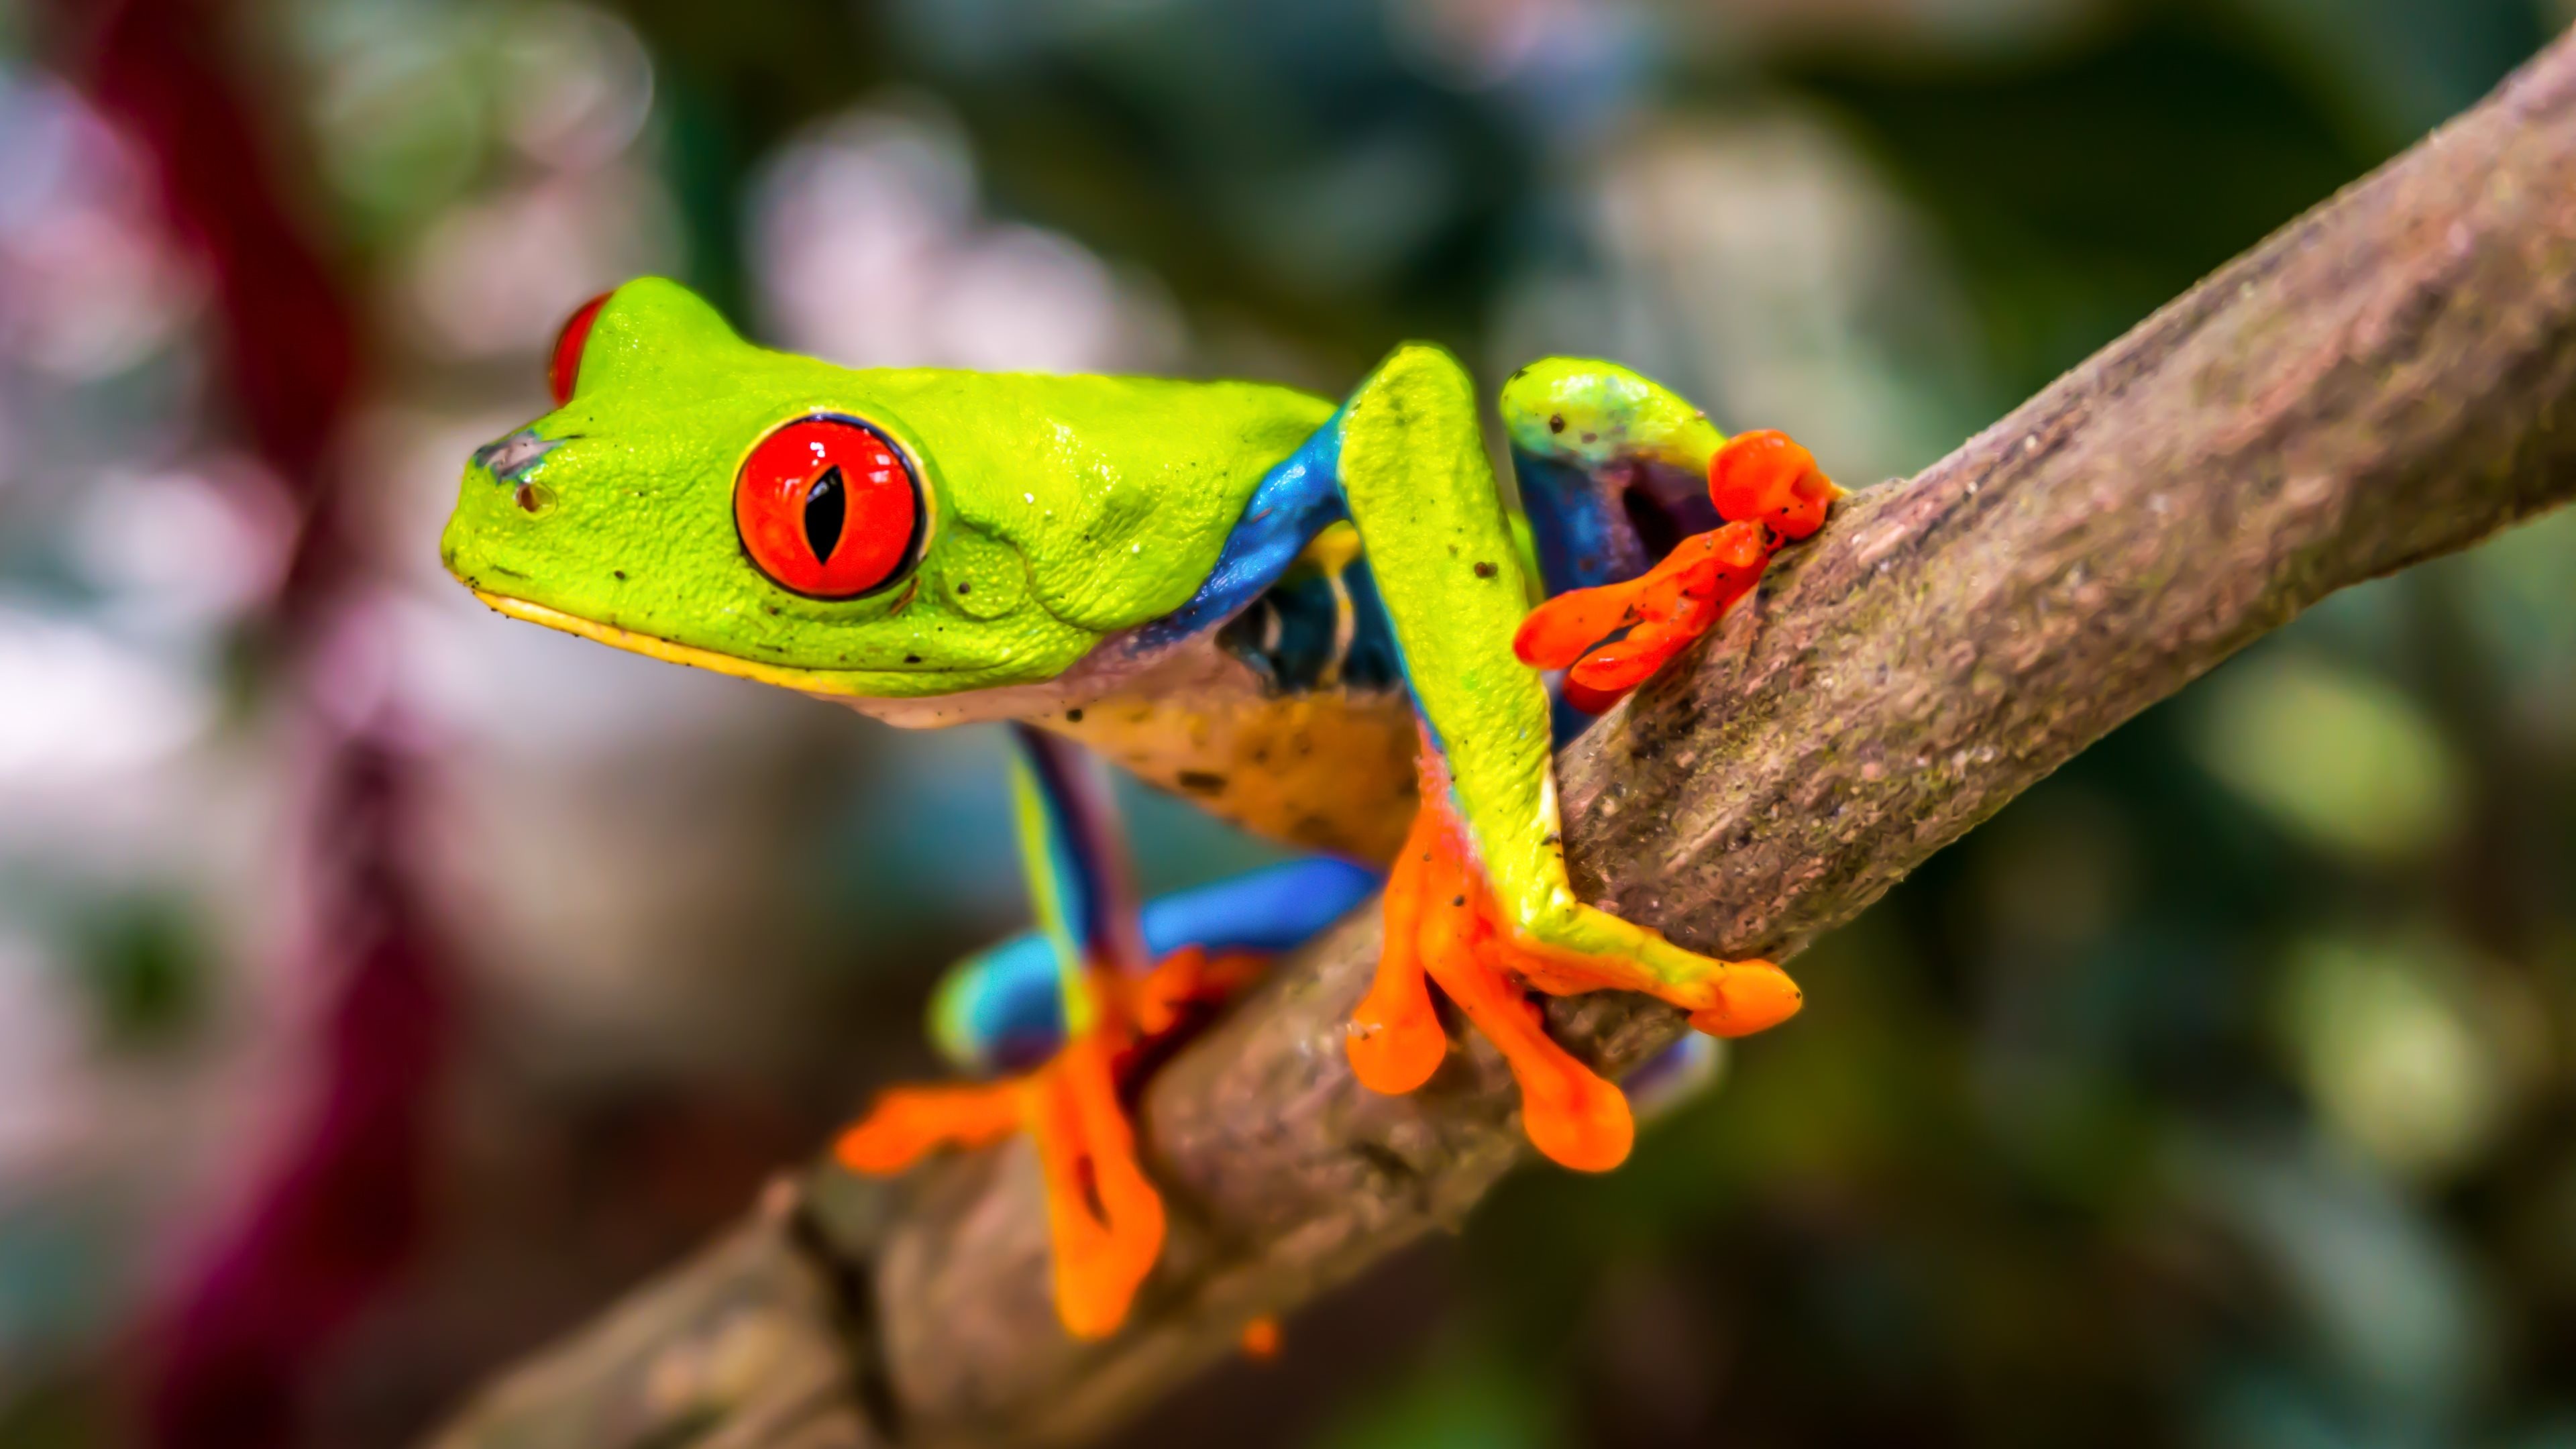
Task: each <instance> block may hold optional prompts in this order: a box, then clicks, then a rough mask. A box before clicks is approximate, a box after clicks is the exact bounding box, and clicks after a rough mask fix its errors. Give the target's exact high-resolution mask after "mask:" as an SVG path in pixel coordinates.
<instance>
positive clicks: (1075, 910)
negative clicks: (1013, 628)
mask: <svg viewBox="0 0 2576 1449" xmlns="http://www.w3.org/2000/svg"><path fill="white" fill-rule="evenodd" d="M1011 739H1012V743H1013V745H1014V747H1015V748H1014V754H1013V759H1012V772H1011V773H1012V782H1013V787H1014V789H1013V797H1014V802H1015V807H1016V808H1015V814H1016V816H1017V820H1018V827H1019V836H1020V846H1021V854H1022V857H1023V859H1024V860H1025V862H1026V863H1027V866H1028V877H1029V893H1030V896H1031V899H1032V903H1033V904H1034V906H1035V908H1036V915H1037V919H1038V926H1039V930H1038V936H1039V938H1040V939H1041V940H1042V941H1043V942H1044V943H1045V945H1044V948H1043V950H1042V951H1039V952H1031V951H1028V950H1024V949H1019V948H1017V947H1016V946H1015V947H1013V948H1010V950H1009V951H1008V952H1006V953H996V961H995V963H994V964H995V965H996V966H1007V967H1010V968H1011V969H1015V970H1022V971H1024V970H1025V969H1026V968H1027V967H1028V966H1029V965H1031V964H1033V963H1034V964H1036V965H1038V966H1039V968H1040V969H1041V970H1044V969H1045V968H1046V967H1049V966H1051V967H1052V969H1053V975H1054V978H1055V981H1054V984H1055V991H1056V1005H1057V1010H1056V1012H1055V1013H1054V1020H1053V1021H1052V1022H1035V1023H1031V1022H1028V1021H1024V1020H1020V1019H1021V1018H1027V1017H1030V1016H1031V1015H1032V1014H1031V1013H1030V1012H1029V1011H1027V1010H1026V1008H1025V1002H1024V1000H1023V999H1021V997H1020V996H1019V995H1016V994H1014V993H1012V992H1010V991H1008V990H1007V989H1006V990H1005V991H1004V992H1003V993H1001V997H1002V1001H1001V1009H1000V1013H999V1014H1000V1016H1001V1017H1002V1018H1004V1019H1008V1020H1012V1021H1014V1022H1016V1023H1017V1024H1018V1025H1020V1026H1022V1027H1028V1026H1032V1025H1034V1026H1035V1027H1036V1028H1037V1029H1038V1030H1040V1031H1043V1030H1044V1029H1045V1028H1046V1027H1049V1026H1052V1027H1053V1028H1054V1032H1055V1034H1056V1040H1057V1041H1059V1042H1060V1046H1059V1047H1058V1049H1057V1050H1056V1052H1055V1054H1054V1055H1053V1056H1052V1057H1051V1058H1049V1059H1048V1060H1047V1061H1046V1063H1045V1064H1044V1065H1043V1066H1040V1067H1039V1068H1037V1069H1036V1070H1035V1071H1034V1072H1031V1073H1029V1074H1028V1075H1025V1076H1023V1077H1020V1078H1018V1079H1016V1080H1013V1081H1010V1082H1006V1083H1002V1084H999V1085H992V1086H969V1087H944V1088H899V1089H897V1090H895V1091H892V1092H889V1093H887V1094H885V1095H884V1096H883V1097H881V1098H879V1100H878V1103H877V1106H876V1108H875V1109H874V1110H873V1111H871V1112H870V1113H869V1115H868V1117H867V1118H866V1119H865V1120H864V1121H862V1122H861V1123H859V1125H858V1126H856V1127H854V1128H853V1129H851V1131H850V1132H849V1133H847V1134H846V1135H844V1137H843V1138H842V1140H841V1143H840V1148H839V1155H840V1158H841V1161H842V1162H843V1163H844V1164H845V1165H847V1166H848V1167H850V1168H851V1169H852V1170H854V1171H859V1172H869V1173H884V1172H894V1171H900V1170H902V1169H903V1168H904V1167H907V1166H909V1165H910V1164H911V1163H912V1162H913V1161H915V1160H917V1159H918V1158H919V1157H920V1156H921V1155H923V1154H924V1153H926V1152H928V1151H929V1150H931V1149H932V1148H935V1147H938V1146H943V1145H974V1144H978V1143H983V1142H990V1141H993V1140H996V1139H998V1138H1000V1137H1002V1136H1005V1135H1007V1134H1008V1132H1009V1131H1010V1129H1011V1128H1012V1127H1013V1126H1019V1127H1024V1128H1026V1129H1027V1130H1028V1132H1029V1133H1030V1135H1031V1136H1032V1137H1033V1138H1034V1139H1035V1141H1036V1144H1037V1151H1038V1163H1039V1167H1040V1169H1041V1173H1042V1175H1043V1177H1044V1180H1045V1185H1046V1200H1047V1222H1048V1227H1049V1230H1050V1234H1051V1237H1052V1239H1053V1244H1054V1249H1055V1300H1056V1314H1057V1317H1058V1318H1060V1319H1061V1320H1062V1321H1063V1323H1064V1326H1065V1328H1066V1330H1067V1331H1068V1332H1070V1333H1072V1334H1074V1335H1075V1336H1076V1337H1080V1338H1099V1337H1103V1336H1105V1335H1107V1334H1109V1333H1111V1332H1113V1331H1115V1330H1116V1329H1117V1327H1118V1325H1119V1324H1120V1323H1121V1322H1123V1321H1124V1320H1125V1319H1126V1316H1127V1308H1128V1305H1129V1303H1130V1302H1132V1301H1133V1299H1134V1298H1135V1294H1136V1290H1137V1288H1138V1287H1139V1286H1141V1285H1142V1284H1143V1282H1144V1280H1145V1276H1146V1274H1148V1273H1149V1272H1151V1271H1152V1270H1153V1266H1154V1260H1155V1258H1156V1257H1157V1256H1158V1255H1159V1254H1160V1253H1161V1252H1162V1246H1163V1229H1164V1218H1163V1201H1162V1198H1161V1196H1160V1195H1159V1194H1158V1193H1156V1192H1155V1190H1154V1186H1153V1184H1152V1183H1151V1182H1150V1181H1148V1180H1147V1178H1146V1177H1145V1173H1144V1169H1143V1167H1142V1166H1141V1165H1140V1164H1139V1163H1138V1162H1137V1159H1136V1136H1135V1132H1134V1130H1133V1128H1132V1127H1130V1125H1129V1124H1128V1121H1127V1113H1126V1106H1125V1104H1124V1102H1123V1100H1122V1098H1121V1095H1120V1087H1121V1085H1122V1084H1121V1080H1120V1066H1121V1064H1122V1062H1123V1061H1124V1060H1125V1059H1126V1058H1128V1057H1129V1056H1130V1055H1131V1054H1132V1053H1133V1052H1134V1051H1135V1049H1136V1047H1137V1045H1138V1043H1139V1040H1140V1038H1141V1034H1140V1032H1139V1031H1138V1028H1137V1022H1136V1019H1135V1014H1134V1012H1133V1010H1132V1007H1133V1005H1134V1003H1135V999H1136V994H1135V986H1136V983H1140V982H1144V981H1147V980H1149V979H1151V978H1152V976H1153V973H1152V972H1151V971H1150V970H1149V969H1148V966H1147V956H1146V950H1145V943H1144V937H1143V933H1142V930H1141V927H1140V923H1139V921H1138V913H1137V909H1136V903H1135V895H1134V891H1133V889H1132V887H1131V885H1130V884H1129V882H1128V879H1127V872H1126V857H1125V853H1124V850H1123V848H1122V846H1121V842H1120V840H1119V838H1118V830H1117V824H1116V815H1115V811H1114V807H1113V806H1112V805H1111V803H1110V801H1109V798H1108V790H1107V783H1106V782H1105V781H1104V780H1102V779H1101V778H1100V775H1099V771H1098V767H1097V766H1096V764H1094V762H1092V761H1091V760H1090V759H1088V758H1087V757H1085V756H1084V755H1082V754H1081V752H1080V751H1079V749H1078V748H1077V747H1075V746H1074V745H1072V744H1070V743H1068V742H1066V741H1063V740H1058V739H1055V738H1052V737H1050V736H1047V735H1042V734H1040V733H1038V732H1037V731H1035V730H1032V729H1028V728H1026V727H1022V726H1015V727H1014V728H1013V729H1012V731H1011ZM976 984H977V985H978V986H1002V987H1005V988H1008V987H1010V986H1012V985H1014V984H1015V983H1014V982H1013V981H1011V980H1001V979H994V978H993V977H991V976H990V975H989V974H988V975H985V976H981V977H979V978H977V981H976ZM1192 984H1194V983H1192ZM1182 994H1184V995H1186V994H1187V987H1186V986H1185V987H1184V989H1183V991H1182ZM939 1034H940V1035H941V1036H942V1037H943V1038H945V1037H946V1036H947V1035H948V1032H947V1031H946V1030H944V1029H943V1030H941V1031H940V1032H939ZM1021 1039H1022V1040H1025V1039H1026V1033H1025V1032H1024V1033H1023V1034H1022V1037H1021ZM948 1044H949V1043H948V1042H946V1041H945V1040H943V1045H948Z"/></svg>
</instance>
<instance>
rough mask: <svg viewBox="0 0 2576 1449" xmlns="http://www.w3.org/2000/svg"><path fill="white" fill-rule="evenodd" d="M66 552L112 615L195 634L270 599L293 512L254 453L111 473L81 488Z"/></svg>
mask: <svg viewBox="0 0 2576 1449" xmlns="http://www.w3.org/2000/svg"><path fill="white" fill-rule="evenodd" d="M66 544H67V552H68V554H69V556H70V558H71V561H72V563H73V565H74V567H76V568H78V569H79V570H80V572H81V574H82V575H83V576H84V577H85V578H87V579H88V581H89V582H90V583H91V584H92V585H93V586H94V587H96V588H97V589H98V590H99V591H100V592H101V593H102V594H104V595H105V596H106V598H107V601H108V612H109V614H110V615H111V616H112V617H113V618H114V620H115V621H116V622H118V623H120V624H124V625H126V626H128V627H130V628H132V629H134V630H136V631H137V632H140V633H143V634H146V635H156V636H162V637H169V636H180V635H184V636H197V637H202V636H203V634H205V633H206V632H208V631H211V630H213V629H216V628H220V627H221V626H223V625H225V624H228V623H231V622H233V621H234V620H236V619H238V618H240V617H241V616H242V615H243V614H244V613H246V612H247V611H249V610H250V609H252V608H253V607H255V606H256V605H258V604H259V603H260V602H262V601H263V600H265V599H267V598H268V597H269V596H270V594H272V593H273V592H274V591H275V590H276V588H277V585H278V583H279V582H280V581H281V579H282V577H283V575H284V572H285V569H286V563H287V558H288V556H289V554H290V553H291V551H292V550H293V548H294V544H295V509H294V505H293V503H292V502H291V501H289V500H288V498H287V497H286V494H285V490H284V489H283V488H282V487H281V486H280V485H279V484H278V482H277V481H276V479H275V478H274V477H273V476H272V475H271V474H270V473H269V472H268V470H267V469H266V468H265V467H263V466H261V464H260V463H259V462H258V461H257V460H255V459H252V458H250V457H247V456H244V455H239V454H224V455H218V456H215V457H211V458H206V459H201V460H198V461H197V462H195V463H194V464H193V465H192V466H190V467H188V468H184V469H178V470H172V471H169V472H162V473H152V474H133V473H110V474H108V475H106V476H104V477H101V478H99V479H97V480H96V481H95V482H93V483H92V484H91V485H89V486H88V487H87V488H86V489H84V490H83V491H82V493H81V494H80V497H79V500H78V502H77V504H76V506H75V508H74V510H73V513H72V518H71V528H70V532H69V537H68V539H67V540H66Z"/></svg>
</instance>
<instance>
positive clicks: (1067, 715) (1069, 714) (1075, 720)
mask: <svg viewBox="0 0 2576 1449" xmlns="http://www.w3.org/2000/svg"><path fill="white" fill-rule="evenodd" d="M1064 722H1065V723H1066V724H1080V723H1082V711H1081V710H1078V709H1069V710H1066V711H1065V712H1064Z"/></svg>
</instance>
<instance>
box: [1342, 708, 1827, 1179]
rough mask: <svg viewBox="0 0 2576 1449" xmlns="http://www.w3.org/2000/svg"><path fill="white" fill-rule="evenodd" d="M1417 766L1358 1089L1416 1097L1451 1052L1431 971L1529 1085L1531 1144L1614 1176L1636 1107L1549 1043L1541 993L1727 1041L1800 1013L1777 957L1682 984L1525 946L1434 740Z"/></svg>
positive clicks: (1355, 1058) (1367, 1013)
mask: <svg viewBox="0 0 2576 1449" xmlns="http://www.w3.org/2000/svg"><path fill="white" fill-rule="evenodd" d="M1420 768H1421V771H1422V802H1423V804H1422V810H1421V812H1420V813H1419V814H1417V815H1416V816H1415V817H1414V821H1413V833H1412V834H1411V835H1410V836H1409V837H1408V838H1407V839H1406V841H1405V846H1404V853H1403V854H1402V855H1400V856H1398V857H1397V858H1396V862H1395V866H1394V869H1393V871H1392V872H1391V873H1390V874H1389V876H1388V878H1387V884H1386V941H1385V944H1384V945H1383V946H1382V947H1381V948H1380V953H1379V956H1378V965H1377V977H1376V980H1375V981H1374V983H1373V984H1372V985H1371V986H1370V988H1369V993H1368V995H1367V996H1365V997H1363V998H1362V999H1361V1001H1360V1004H1359V1008H1358V1009H1357V1010H1356V1011H1355V1012H1353V1013H1352V1017H1351V1025H1350V1034H1349V1036H1348V1038H1347V1039H1346V1041H1347V1050H1348V1052H1349V1054H1350V1059H1351V1069H1352V1072H1353V1073H1354V1074H1355V1075H1356V1076H1358V1077H1359V1079H1360V1082H1361V1084H1362V1085H1364V1086H1367V1087H1369V1088H1370V1089H1371V1090H1373V1091H1379V1092H1385V1093H1387V1094H1389V1095H1400V1094H1402V1093H1405V1092H1410V1091H1412V1090H1413V1089H1415V1088H1416V1087H1419V1086H1421V1085H1422V1084H1423V1083H1424V1082H1426V1081H1428V1080H1429V1079H1430V1077H1431V1074H1432V1073H1433V1072H1434V1071H1436V1070H1437V1069H1438V1068H1439V1066H1440V1063H1441V1060H1442V1059H1443V1058H1444V1057H1446V1056H1447V1055H1448V1051H1449V1038H1448V1034H1447V1033H1446V1032H1445V1031H1443V1030H1442V1028H1441V1025H1440V1018H1439V1016H1438V1015H1437V1014H1436V1013H1435V1012H1434V1010H1433V1008H1432V1005H1431V992H1430V989H1429V987H1428V986H1427V985H1426V983H1425V978H1426V977H1428V979H1429V980H1430V981H1435V982H1438V983H1439V985H1440V989H1441V991H1442V992H1443V993H1444V994H1446V995H1447V996H1448V998H1449V999H1450V1000H1451V1001H1453V1002H1455V1003H1456V1004H1457V1006H1458V1009H1459V1010H1460V1011H1462V1012H1465V1013H1466V1015H1467V1020H1468V1021H1470V1022H1471V1023H1473V1024H1474V1025H1475V1027H1476V1029H1477V1030H1478V1031H1480V1032H1482V1033H1484V1035H1485V1038H1486V1040H1488V1041H1491V1042H1492V1043H1493V1044H1494V1046H1495V1048H1496V1049H1497V1050H1499V1051H1500V1052H1501V1053H1502V1054H1503V1060H1504V1062H1505V1063H1506V1064H1508V1065H1509V1066H1510V1068H1511V1071H1512V1077H1513V1079H1514V1080H1515V1081H1516V1082H1518V1083H1519V1085H1520V1089H1521V1125H1522V1129H1523V1130H1524V1131H1526V1132H1527V1133H1528V1134H1529V1139H1530V1143H1531V1145H1533V1146H1535V1147H1536V1148H1538V1150H1539V1151H1540V1152H1541V1153H1544V1154H1545V1155H1546V1156H1547V1157H1549V1158H1550V1159H1552V1160H1554V1161H1556V1162H1559V1163H1562V1164H1563V1165H1565V1166H1567V1167H1571V1168H1575V1169H1577V1170H1580V1171H1584V1172H1607V1171H1608V1170H1610V1169H1611V1168H1614V1167H1616V1166H1618V1165H1619V1164H1620V1163H1621V1162H1623V1161H1625V1160H1626V1159H1627V1156H1628V1149H1629V1147H1630V1146H1631V1145H1632V1144H1633V1143H1634V1142H1635V1140H1636V1135H1637V1128H1636V1120H1635V1118H1634V1116H1633V1115H1632V1114H1631V1113H1630V1111H1629V1109H1628V1099H1627V1097H1626V1095H1625V1094H1623V1093H1622V1092H1621V1091H1620V1090H1619V1088H1618V1087H1617V1086H1615V1085H1613V1084H1612V1083H1610V1082H1608V1081H1605V1080H1604V1079H1603V1078H1602V1077H1601V1076H1600V1075H1599V1074H1598V1073H1596V1072H1594V1071H1593V1070H1592V1069H1591V1068H1590V1067H1587V1066H1585V1065H1584V1064H1583V1063H1582V1062H1580V1061H1578V1060H1576V1059H1575V1057H1574V1055H1573V1054H1572V1053H1570V1052H1568V1051H1566V1049H1565V1048H1563V1047H1561V1046H1558V1045H1557V1044H1556V1043H1555V1042H1554V1041H1553V1040H1551V1039H1550V1038H1549V1037H1548V1035H1547V1031H1546V1028H1545V1023H1544V1020H1543V1018H1542V1016H1541V1013H1540V1010H1539V1006H1538V1003H1537V1002H1536V1001H1535V1000H1533V999H1532V997H1531V992H1533V991H1538V992H1544V993H1546V994H1548V995H1552V996H1572V995H1578V994H1580V993H1583V992H1587V991H1604V990H1618V991H1646V992H1650V993H1652V994H1654V995H1657V996H1660V997H1663V998H1664V999H1666V1000H1669V1001H1673V1002H1675V1003H1676V1004H1678V1005H1681V1006H1684V1007H1686V1008H1688V1009H1689V1010H1690V1011H1691V1013H1692V1015H1691V1024H1692V1025H1693V1026H1695V1027H1698V1028H1699V1029H1700V1030H1702V1031H1706V1032H1710V1033H1712V1034H1715V1035H1725V1036H1740V1035H1744V1034H1746V1033H1749V1032H1755V1031H1760V1030H1762V1029H1763V1028H1765V1027H1769V1026H1773V1025H1776V1024H1777V1023H1779V1022H1781V1021H1785V1020H1787V1019H1788V1018H1789V1017H1790V1016H1791V1015H1793V1014H1795V1013H1796V1011H1797V1010H1798V1004H1799V996H1798V988H1797V987H1796V986H1795V985H1793V984H1792V983H1791V982H1790V980H1789V978H1788V976H1787V974H1786V973H1784V972H1782V971H1781V970H1780V968H1779V967H1777V966H1774V965H1772V964H1771V963H1770V962H1768V961H1736V962H1728V963H1722V964H1721V963H1714V962H1712V963H1711V965H1712V967H1713V968H1714V969H1715V970H1716V971H1717V972H1719V973H1721V975H1720V976H1718V977H1714V978H1712V981H1710V982H1698V983H1691V984H1687V985H1674V984H1669V983H1663V982H1658V981H1655V980H1653V979H1652V978H1651V977H1649V976H1648V975H1647V973H1646V972H1644V971H1643V970H1641V969H1640V968H1638V967H1636V966H1634V965H1631V964H1629V963H1627V962H1625V961H1618V960H1612V959H1608V958H1594V957H1583V956H1575V955H1571V954H1568V953H1564V952H1560V951H1555V950H1550V949H1547V948H1544V947H1539V946H1534V945H1528V944H1523V943H1522V942H1520V941H1518V940H1516V939H1515V937H1514V933H1513V931H1512V929H1511V927H1510V925H1509V923H1508V921H1507V919H1506V918H1505V916H1504V915H1503V913H1502V911H1501V909H1500V907H1499V906H1498V905H1497V904H1496V903H1495V900H1494V894H1493V890H1492V888H1491V887H1490V886H1489V885H1488V884H1487V883H1486V880H1485V874H1484V870H1483V868H1482V867H1480V866H1479V865H1477V863H1476V860H1475V856H1474V854H1473V851H1472V848H1471V846H1470V844H1469V842H1468V839H1467V833H1466V829H1465V827H1464V825H1463V824H1462V823H1461V822H1460V821H1459V819H1458V817H1457V814H1456V811H1455V809H1454V807H1453V806H1451V805H1450V804H1449V778H1448V772H1447V771H1446V770H1445V769H1444V768H1443V767H1442V765H1441V763H1440V758H1439V756H1438V754H1437V753H1435V752H1434V751H1432V750H1431V749H1429V748H1428V747H1427V746H1426V747H1425V748H1424V750H1423V753H1422V759H1421V766H1420ZM1713 983H1714V984H1713Z"/></svg>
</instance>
